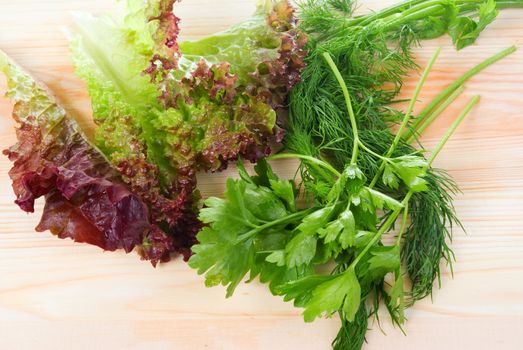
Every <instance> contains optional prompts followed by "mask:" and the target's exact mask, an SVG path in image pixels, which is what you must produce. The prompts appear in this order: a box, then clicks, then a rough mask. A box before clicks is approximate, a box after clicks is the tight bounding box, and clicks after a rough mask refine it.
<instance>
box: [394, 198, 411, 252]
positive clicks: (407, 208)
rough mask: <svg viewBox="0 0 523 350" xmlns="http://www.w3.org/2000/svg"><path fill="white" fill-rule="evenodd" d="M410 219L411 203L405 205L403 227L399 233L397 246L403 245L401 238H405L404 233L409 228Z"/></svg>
mask: <svg viewBox="0 0 523 350" xmlns="http://www.w3.org/2000/svg"><path fill="white" fill-rule="evenodd" d="M408 217H409V203H408V202H407V203H405V208H404V209H403V217H402V219H401V226H400V231H399V233H398V237H397V238H396V245H398V246H399V245H400V243H401V237H402V236H403V233H404V232H405V229H406V228H407V219H408Z"/></svg>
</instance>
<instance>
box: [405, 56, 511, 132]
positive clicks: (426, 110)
mask: <svg viewBox="0 0 523 350" xmlns="http://www.w3.org/2000/svg"><path fill="white" fill-rule="evenodd" d="M515 51H516V46H511V47H509V48H507V49H505V50H503V51H501V52H499V53H497V54H495V55H494V56H492V57H490V58H488V59H486V60H485V61H483V62H481V63H480V64H478V65H477V66H475V67H474V68H472V69H470V70H468V71H467V72H466V73H465V74H463V75H462V76H461V77H460V78H458V79H457V80H455V81H454V82H453V83H452V84H450V86H449V87H447V88H446V89H445V90H443V91H442V92H441V93H440V94H439V95H438V96H436V98H435V99H434V100H432V102H431V103H430V104H429V105H428V106H427V107H425V108H424V109H423V111H422V112H421V113H420V114H419V116H418V118H416V120H415V121H414V123H412V127H411V129H410V130H407V131H408V133H407V134H405V135H403V137H404V138H406V139H407V140H408V139H409V138H410V137H411V134H412V133H414V132H415V130H416V129H417V128H418V127H419V125H420V124H421V123H422V121H423V120H424V119H425V118H426V117H427V116H428V115H429V114H430V113H432V112H433V111H434V110H435V109H436V107H437V106H439V104H440V103H442V102H443V101H444V100H445V99H447V98H448V97H449V96H450V95H451V94H452V93H453V92H454V91H455V90H457V89H458V88H459V87H460V86H461V85H463V84H464V83H465V82H466V81H468V80H469V79H470V78H472V77H473V76H474V75H476V74H478V73H479V72H481V71H482V70H484V69H485V68H487V67H489V66H490V65H492V64H494V63H496V62H497V61H499V60H501V59H503V58H505V57H506V56H508V55H510V54H512V53H514V52H515Z"/></svg>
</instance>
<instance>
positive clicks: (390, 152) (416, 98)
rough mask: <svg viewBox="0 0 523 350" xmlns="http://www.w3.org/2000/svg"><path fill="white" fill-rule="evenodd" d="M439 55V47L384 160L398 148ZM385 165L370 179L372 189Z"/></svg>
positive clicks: (383, 163) (417, 87)
mask: <svg viewBox="0 0 523 350" xmlns="http://www.w3.org/2000/svg"><path fill="white" fill-rule="evenodd" d="M440 53H441V47H439V48H438V49H437V50H436V52H434V54H433V55H432V58H431V59H430V61H429V63H428V64H427V67H425V70H424V71H423V74H422V75H421V79H420V80H419V81H418V85H417V86H416V89H415V90H414V95H413V96H412V98H411V99H410V103H409V107H408V108H407V112H406V113H405V116H404V117H403V120H402V122H401V125H400V127H399V129H398V132H397V133H396V136H395V137H394V140H393V141H392V144H391V145H390V147H389V150H388V151H387V153H386V154H385V157H386V158H389V157H390V156H391V155H392V154H393V153H394V151H395V150H396V147H398V143H399V141H400V139H401V135H402V134H403V130H405V128H406V127H407V125H408V123H409V121H410V117H411V115H412V111H413V110H414V105H415V104H416V101H417V100H418V97H419V94H420V92H421V89H422V88H423V85H424V84H425V81H426V80H427V77H428V76H429V73H430V71H431V70H432V67H433V66H434V63H435V62H436V60H437V58H438V56H439V54H440ZM385 163H386V162H382V163H381V165H380V167H379V169H378V171H377V172H376V175H374V178H373V179H372V182H371V183H370V185H369V187H371V188H372V187H374V186H375V185H376V183H377V182H378V179H379V178H380V174H381V172H382V171H383V170H384V169H385Z"/></svg>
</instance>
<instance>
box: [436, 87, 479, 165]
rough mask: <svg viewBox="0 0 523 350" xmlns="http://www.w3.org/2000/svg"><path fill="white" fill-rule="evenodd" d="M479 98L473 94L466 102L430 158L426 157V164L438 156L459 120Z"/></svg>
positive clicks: (463, 117)
mask: <svg viewBox="0 0 523 350" xmlns="http://www.w3.org/2000/svg"><path fill="white" fill-rule="evenodd" d="M479 99H480V97H479V96H474V97H473V98H472V100H470V102H469V103H468V104H467V106H466V107H465V109H464V110H463V111H462V112H461V114H460V115H459V117H458V118H457V119H456V120H455V121H454V123H452V125H451V127H450V128H449V129H448V130H447V132H446V133H445V135H444V136H443V138H442V139H441V141H440V143H439V145H438V147H436V149H435V150H434V152H432V155H431V156H430V158H429V159H428V165H429V166H430V165H432V162H434V159H436V157H437V156H438V154H439V152H441V150H442V148H443V146H444V145H445V144H446V143H447V141H448V140H449V138H450V137H451V136H452V134H453V133H454V131H456V129H457V127H458V126H459V124H461V122H462V121H463V119H465V117H466V116H467V115H468V114H469V112H470V111H471V110H472V108H473V107H474V106H475V105H477V104H478V102H479Z"/></svg>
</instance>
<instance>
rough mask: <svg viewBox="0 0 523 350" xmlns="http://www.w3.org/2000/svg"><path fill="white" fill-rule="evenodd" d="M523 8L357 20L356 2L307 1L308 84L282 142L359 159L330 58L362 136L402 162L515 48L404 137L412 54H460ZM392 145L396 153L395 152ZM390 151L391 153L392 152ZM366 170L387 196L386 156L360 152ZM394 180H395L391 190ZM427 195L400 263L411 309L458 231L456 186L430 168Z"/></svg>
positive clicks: (417, 207) (454, 8) (451, 7)
mask: <svg viewBox="0 0 523 350" xmlns="http://www.w3.org/2000/svg"><path fill="white" fill-rule="evenodd" d="M521 5H523V1H521V0H512V1H494V0H488V1H484V0H455V1H450V0H430V1H421V0H412V1H406V2H404V3H400V4H398V5H394V6H392V7H389V8H386V9H384V10H381V11H378V12H373V13H370V14H368V15H365V16H354V13H353V12H354V9H355V7H356V4H355V2H354V1H351V0H307V1H303V2H302V3H301V16H300V19H301V22H300V25H301V29H302V30H303V31H304V32H306V33H307V34H308V35H309V38H310V44H309V49H310V54H309V56H308V57H307V67H306V68H305V70H304V71H303V72H302V83H300V84H299V85H298V86H296V87H295V88H294V89H293V90H292V92H291V94H290V121H289V125H288V128H287V136H286V139H285V145H286V147H287V149H289V150H290V151H291V152H294V153H298V154H303V155H309V156H313V157H321V158H324V159H328V160H329V162H330V163H331V164H332V165H333V166H334V167H335V168H336V169H337V170H341V169H343V167H344V166H345V164H347V163H348V162H349V161H350V159H351V157H352V154H353V149H354V145H355V142H354V137H353V131H352V125H351V123H350V121H349V119H348V118H347V114H346V109H345V99H344V96H343V94H342V93H341V91H340V89H339V85H338V82H337V80H336V79H334V77H333V76H332V74H330V72H329V70H328V69H325V68H326V65H325V61H324V59H323V54H324V53H325V52H328V53H330V54H331V55H332V60H333V61H334V63H335V64H336V66H337V67H338V68H339V71H340V75H341V77H342V79H343V81H344V82H345V83H346V85H347V88H348V90H349V93H350V95H351V96H352V104H353V109H354V114H355V120H356V125H357V127H358V128H359V129H360V132H359V139H360V140H362V141H363V143H364V144H367V145H372V149H373V151H374V152H375V153H378V154H388V156H393V157H401V156H404V155H409V154H412V153H413V152H414V151H415V148H414V147H413V146H412V145H411V143H412V142H413V141H415V140H417V136H419V135H420V134H421V133H422V132H423V131H424V130H425V129H426V128H427V126H428V125H430V123H431V122H432V121H433V120H434V119H435V118H437V117H438V116H439V115H440V114H441V113H442V112H443V111H444V110H445V108H446V107H447V106H448V105H449V104H450V103H452V102H453V101H454V100H455V99H456V98H457V97H458V96H459V94H460V93H461V92H462V91H463V84H464V83H465V82H466V81H467V80H468V79H469V78H470V77H472V76H473V75H475V74H476V73H478V72H479V71H481V70H482V69H484V68H485V67H487V66H488V65H490V64H492V63H494V62H496V61H497V60H499V59H501V58H503V57H504V56H506V55H508V54H510V53H511V52H513V50H514V48H510V49H508V50H506V51H504V52H502V53H500V54H499V55H496V56H494V57H492V58H490V59H489V60H487V61H485V62H483V63H482V64H480V65H478V66H477V67H475V68H473V69H472V70H470V71H469V72H467V73H466V74H465V75H463V76H462V77H461V78H460V79H458V80H457V81H456V82H455V83H453V84H452V85H451V86H450V87H449V88H448V89H446V90H445V91H443V92H442V93H441V94H440V95H439V96H438V97H437V98H436V99H435V100H434V101H433V102H432V103H431V104H429V105H428V106H427V107H426V108H425V109H424V110H423V111H422V112H421V113H420V114H419V116H418V117H416V118H414V117H411V114H412V107H413V104H412V103H411V105H410V106H409V110H408V112H407V114H408V115H409V117H408V118H409V119H408V120H407V124H405V125H404V127H403V128H402V131H401V134H400V136H401V138H397V137H396V136H395V135H394V134H392V132H391V126H392V125H393V124H397V123H399V122H400V121H401V118H402V116H403V113H402V112H400V111H398V110H397V109H396V108H394V104H395V103H397V102H398V101H397V95H398V93H399V91H400V89H401V87H402V84H403V78H404V77H405V76H406V74H407V73H408V72H410V71H412V70H413V69H415V68H416V67H417V65H416V63H415V61H414V59H413V57H412V52H411V49H412V47H413V46H416V44H417V43H418V42H419V41H420V40H422V39H430V38H435V37H439V36H441V35H443V34H446V33H448V34H449V35H450V36H451V38H452V40H453V42H454V44H455V45H456V47H457V48H458V49H461V48H463V47H465V46H467V45H470V44H472V43H474V42H475V40H476V38H477V37H478V36H479V34H480V33H481V31H482V30H483V29H485V28H486V26H487V25H488V24H489V23H491V22H492V21H494V19H495V18H496V16H497V15H498V12H499V9H500V8H504V7H517V6H521ZM391 145H393V146H394V147H392V148H391ZM389 149H393V151H391V152H392V153H387V150H389ZM359 167H360V168H361V170H362V171H363V173H364V174H365V176H366V177H368V178H371V179H373V181H372V184H373V185H375V186H376V187H377V188H378V189H380V190H387V187H388V185H391V184H392V185H394V182H392V183H391V182H390V181H393V180H387V179H384V180H385V181H378V176H377V175H376V174H379V173H381V172H382V171H384V174H385V177H387V175H388V174H390V171H389V168H390V167H385V168H384V165H383V163H382V162H381V160H380V159H379V157H376V156H375V155H373V154H372V152H369V150H368V149H363V150H362V151H361V154H360V164H359ZM311 172H314V171H311V169H309V167H308V166H306V167H305V169H303V174H302V175H303V179H304V185H305V187H306V188H308V189H310V190H312V193H313V195H315V196H316V195H321V192H322V186H320V187H319V188H314V187H315V186H316V183H315V182H314V176H312V179H313V181H312V182H311V181H309V179H310V176H309V173H311ZM387 181H389V183H387ZM425 181H426V183H427V184H426V185H427V188H428V190H427V191H423V192H420V193H416V194H414V195H413V196H412V200H411V205H410V206H409V211H410V217H411V224H410V225H409V226H408V228H407V229H406V233H405V245H404V246H403V249H402V252H401V254H402V256H403V259H404V261H405V263H406V269H407V271H408V273H409V275H410V277H411V279H412V283H413V289H412V292H411V293H410V295H409V303H414V302H415V301H416V300H419V299H421V298H424V297H425V296H427V295H429V294H431V293H432V290H433V286H434V281H435V280H437V279H438V277H439V274H440V262H441V261H442V260H443V261H446V262H448V263H451V261H452V260H453V253H452V251H451V249H450V248H449V246H448V243H447V242H448V241H449V240H450V239H451V228H452V227H453V226H456V225H457V226H460V225H461V224H460V222H459V220H458V218H457V217H456V214H455V211H454V208H453V206H452V195H453V194H455V193H456V192H457V187H456V185H455V183H454V182H453V181H452V179H451V178H450V177H449V176H448V175H447V174H446V173H445V172H444V171H442V170H439V169H434V168H432V167H429V168H428V169H427V174H426V176H425ZM407 191H408V189H407V188H405V187H402V186H395V187H394V188H393V191H392V193H391V196H393V197H404V196H405V195H406V192H407Z"/></svg>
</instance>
